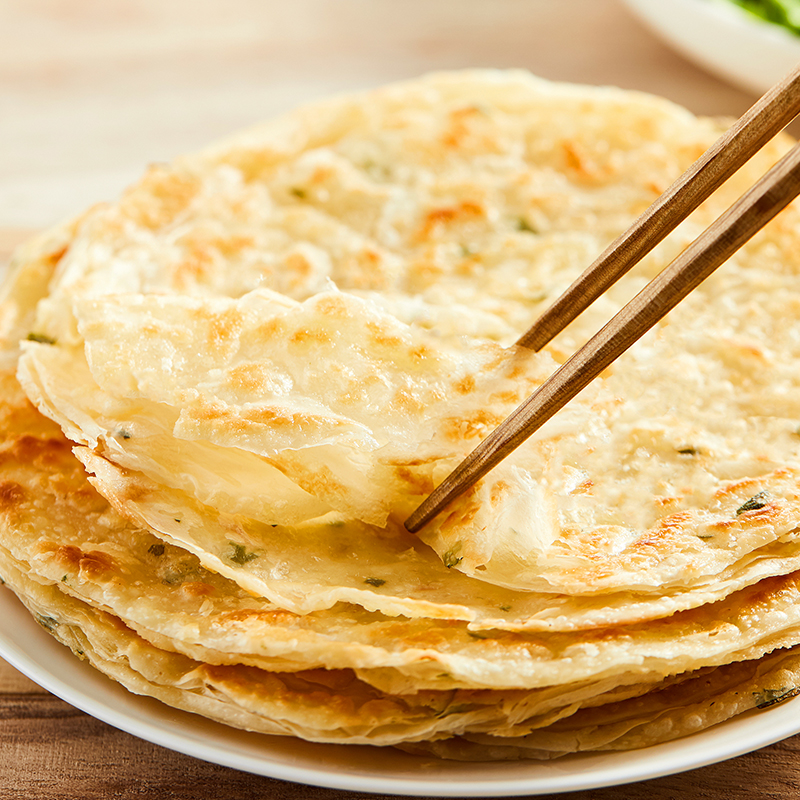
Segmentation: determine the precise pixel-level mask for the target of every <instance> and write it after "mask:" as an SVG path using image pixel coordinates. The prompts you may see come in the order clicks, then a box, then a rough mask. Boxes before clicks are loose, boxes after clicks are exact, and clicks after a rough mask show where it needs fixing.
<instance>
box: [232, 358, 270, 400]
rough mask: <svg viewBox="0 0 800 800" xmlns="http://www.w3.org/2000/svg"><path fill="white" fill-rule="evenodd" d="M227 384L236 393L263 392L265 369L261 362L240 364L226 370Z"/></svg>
mask: <svg viewBox="0 0 800 800" xmlns="http://www.w3.org/2000/svg"><path fill="white" fill-rule="evenodd" d="M227 384H228V385H229V386H230V387H231V388H232V389H234V390H235V391H236V392H237V393H241V394H245V393H247V394H259V393H263V392H264V391H265V390H266V386H267V369H266V368H265V367H264V365H263V364H240V365H239V366H236V367H234V368H233V369H231V370H230V371H229V372H228V379H227Z"/></svg>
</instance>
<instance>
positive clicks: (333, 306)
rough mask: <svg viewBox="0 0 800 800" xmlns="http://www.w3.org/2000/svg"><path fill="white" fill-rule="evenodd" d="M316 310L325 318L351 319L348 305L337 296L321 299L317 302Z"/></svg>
mask: <svg viewBox="0 0 800 800" xmlns="http://www.w3.org/2000/svg"><path fill="white" fill-rule="evenodd" d="M315 308H316V309H317V311H319V313H320V314H325V316H328V317H333V318H334V319H348V318H349V317H350V309H349V308H348V307H347V303H346V302H345V301H344V300H343V299H342V298H341V297H337V296H336V295H327V296H325V297H322V298H320V299H319V300H318V301H317V302H316V304H315Z"/></svg>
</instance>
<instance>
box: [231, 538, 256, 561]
mask: <svg viewBox="0 0 800 800" xmlns="http://www.w3.org/2000/svg"><path fill="white" fill-rule="evenodd" d="M229 544H230V545H231V547H232V548H233V555H230V556H228V558H229V559H230V560H231V561H233V563H234V564H239V566H244V565H245V564H246V563H247V562H248V561H252V560H253V559H254V558H258V553H248V552H247V548H245V546H244V545H243V544H237V543H236V542H229Z"/></svg>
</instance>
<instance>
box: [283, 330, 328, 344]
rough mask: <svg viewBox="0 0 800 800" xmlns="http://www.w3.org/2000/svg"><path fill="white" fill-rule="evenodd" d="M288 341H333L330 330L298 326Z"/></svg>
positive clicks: (326, 342) (322, 342)
mask: <svg viewBox="0 0 800 800" xmlns="http://www.w3.org/2000/svg"><path fill="white" fill-rule="evenodd" d="M289 341H290V342H291V343H292V344H309V343H313V344H330V343H331V342H332V341H333V336H331V332H330V331H329V330H326V329H325V328H312V327H307V328H299V329H298V330H296V331H295V332H294V333H293V334H292V335H291V337H290V338H289Z"/></svg>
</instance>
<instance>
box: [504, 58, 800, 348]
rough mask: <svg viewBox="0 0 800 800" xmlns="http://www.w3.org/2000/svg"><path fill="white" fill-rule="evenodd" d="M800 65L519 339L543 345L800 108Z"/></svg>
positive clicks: (526, 343) (522, 343)
mask: <svg viewBox="0 0 800 800" xmlns="http://www.w3.org/2000/svg"><path fill="white" fill-rule="evenodd" d="M799 104H800V67H798V68H797V69H795V70H793V71H792V72H790V73H789V74H788V75H787V76H786V77H785V78H784V79H783V80H781V81H780V82H779V83H777V84H776V85H775V86H774V87H773V88H772V89H770V90H769V91H768V92H767V93H766V94H765V95H764V96H763V97H762V98H761V99H760V100H758V101H757V102H756V103H755V105H753V106H752V108H750V109H749V110H748V111H747V112H746V113H745V114H744V115H743V116H742V117H741V118H740V119H739V120H737V122H736V123H735V124H734V125H733V126H732V127H731V128H729V129H728V130H727V132H726V133H724V134H723V135H722V136H721V137H720V138H719V139H718V140H717V141H716V142H715V143H714V144H713V145H711V147H709V149H708V150H706V152H705V153H703V155H702V156H700V158H698V159H697V161H695V162H694V164H692V166H691V167H689V169H687V170H686V172H684V173H683V175H681V176H680V178H678V180H676V181H675V183H673V184H672V186H670V187H669V188H668V189H667V190H666V191H665V192H664V193H663V194H662V195H661V196H660V197H659V198H658V199H657V200H656V201H655V202H654V203H653V204H652V205H651V206H650V207H649V208H648V209H647V210H646V211H645V212H644V213H643V214H642V215H641V216H640V217H639V218H638V219H637V220H636V222H634V224H633V225H632V226H631V227H630V228H629V229H628V230H627V231H626V232H625V233H623V234H622V235H621V236H620V237H619V238H618V239H616V240H615V241H614V242H612V243H611V244H610V245H609V246H608V247H607V248H606V249H605V250H604V251H603V252H602V253H601V254H600V255H599V256H598V257H597V259H596V260H595V261H594V262H593V263H592V264H591V265H590V266H589V267H588V268H587V269H586V270H585V271H584V272H583V273H582V274H581V275H580V277H578V278H577V279H576V280H575V281H574V282H573V283H572V285H571V286H570V287H569V288H568V289H567V290H566V291H565V292H564V293H563V294H562V295H561V296H560V297H559V298H558V299H557V300H556V301H555V302H554V303H553V305H551V306H550V307H549V308H548V309H547V310H546V311H545V312H544V313H543V314H542V316H540V317H539V319H537V320H536V322H534V324H533V325H532V326H531V327H530V328H529V329H528V330H527V331H526V332H525V333H524V334H523V335H522V336H521V337H520V338H519V339H518V340H517V344H518V345H520V346H521V347H528V348H530V349H531V350H541V349H542V348H543V347H544V346H545V345H546V344H547V343H548V342H549V341H550V340H551V339H552V338H553V337H554V336H555V335H556V334H558V333H559V332H560V331H561V330H562V329H563V328H565V327H566V326H567V325H568V324H569V323H570V322H572V320H573V319H575V318H576V317H577V316H578V315H579V314H581V313H582V312H584V311H585V310H586V309H587V308H588V307H589V306H590V305H591V304H592V303H593V302H594V301H595V300H597V298H598V297H600V295H602V294H603V292H605V291H606V289H608V288H609V287H610V286H612V285H613V284H614V283H616V281H618V280H619V279H620V278H621V277H622V276H623V275H624V274H625V273H626V272H628V270H630V269H631V268H632V267H633V266H634V265H635V264H637V263H638V262H639V261H641V259H642V258H644V256H646V255H647V254H648V253H649V252H650V251H651V250H652V249H653V248H654V247H655V246H656V245H657V244H658V243H659V242H660V241H661V240H662V239H663V238H664V237H665V236H666V235H667V234H668V233H669V232H670V231H672V230H674V229H675V228H676V227H677V225H678V224H679V223H680V222H681V221H683V220H684V219H685V218H686V217H687V216H689V214H690V213H691V212H692V211H694V210H695V209H696V208H697V207H698V206H699V205H700V204H701V203H702V202H703V201H704V200H705V199H706V198H708V197H709V195H711V193H712V192H713V191H714V190H715V189H717V188H718V187H719V186H721V185H722V184H723V183H724V182H725V181H726V180H727V179H728V178H729V177H730V176H731V175H733V173H734V172H735V171H736V170H737V169H739V167H741V166H742V165H743V164H744V163H745V162H746V161H747V160H748V159H749V158H751V157H752V156H753V155H754V154H755V153H756V152H758V151H759V150H760V149H761V148H762V147H763V146H764V145H765V144H766V143H767V142H768V141H769V140H770V139H771V138H772V137H773V136H775V135H776V134H777V133H779V132H780V131H781V130H783V128H785V127H786V126H787V125H788V124H789V123H790V122H791V121H792V120H793V119H794V117H795V116H797V114H798V110H799V108H798V106H799Z"/></svg>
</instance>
